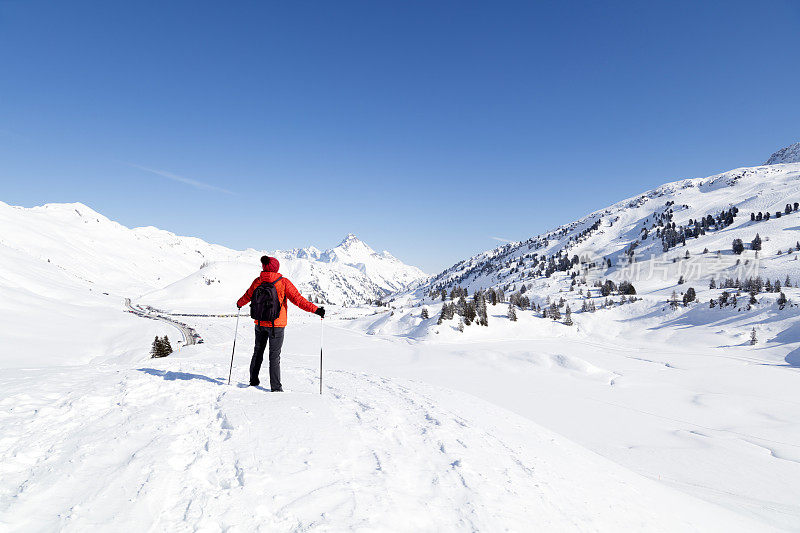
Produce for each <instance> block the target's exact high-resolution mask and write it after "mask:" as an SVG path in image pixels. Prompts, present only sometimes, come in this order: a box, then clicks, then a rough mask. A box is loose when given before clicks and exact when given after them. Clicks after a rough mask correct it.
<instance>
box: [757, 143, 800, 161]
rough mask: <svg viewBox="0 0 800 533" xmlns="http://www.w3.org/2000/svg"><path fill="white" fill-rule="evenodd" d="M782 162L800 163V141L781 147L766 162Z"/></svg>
mask: <svg viewBox="0 0 800 533" xmlns="http://www.w3.org/2000/svg"><path fill="white" fill-rule="evenodd" d="M781 163H800V142H797V143H794V144H790V145H789V146H786V147H785V148H781V149H780V150H778V151H777V152H775V153H774V154H772V155H771V156H770V157H769V159H767V161H766V163H764V164H765V165H778V164H781Z"/></svg>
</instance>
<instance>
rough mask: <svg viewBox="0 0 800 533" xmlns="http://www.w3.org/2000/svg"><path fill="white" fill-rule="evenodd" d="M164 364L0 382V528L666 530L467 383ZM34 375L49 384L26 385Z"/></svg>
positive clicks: (554, 440)
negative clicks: (239, 379) (268, 376)
mask: <svg viewBox="0 0 800 533" xmlns="http://www.w3.org/2000/svg"><path fill="white" fill-rule="evenodd" d="M177 362H178V360H175V361H173V362H172V366H175V363H177ZM151 366H152V367H151ZM158 366H162V367H165V368H158ZM180 366H181V368H177V369H175V368H173V369H171V370H167V369H166V363H163V362H153V363H152V364H151V365H149V366H147V367H132V368H126V369H120V368H115V367H113V366H110V365H107V366H101V367H100V368H96V369H93V370H91V371H90V370H88V369H86V368H83V369H81V368H73V369H59V370H53V369H42V370H24V371H19V372H18V374H19V375H18V376H15V377H11V376H10V375H3V376H0V380H2V382H3V391H4V395H3V397H2V399H0V429H2V432H1V433H0V434H2V438H0V455H2V457H3V461H2V463H0V529H2V530H4V531H5V530H8V531H52V530H54V529H57V530H59V531H86V530H87V529H102V530H104V531H131V530H149V531H167V530H169V531H311V530H315V531H318V530H321V531H339V530H343V529H345V530H352V531H359V530H361V531H374V530H390V531H430V530H440V529H447V530H459V531H478V530H481V531H506V530H512V531H521V530H526V529H528V528H529V527H530V525H531V519H532V518H534V519H535V521H536V525H537V527H538V528H542V529H551V530H552V529H558V530H564V529H567V530H577V531H594V530H612V529H617V530H618V528H627V529H630V528H633V529H642V528H644V529H648V530H653V529H659V528H661V529H663V530H670V529H671V526H674V525H675V524H670V523H668V522H665V521H664V520H663V516H662V517H658V514H659V513H658V511H655V510H648V509H643V508H642V505H641V503H642V502H641V501H638V503H637V499H640V498H639V495H638V488H637V486H636V481H638V480H640V481H641V482H644V483H645V484H650V483H652V482H650V481H649V480H645V479H644V478H639V477H638V476H636V475H634V474H630V473H629V472H627V471H624V470H622V469H619V467H616V466H615V465H611V463H608V464H606V463H605V462H604V461H603V460H600V459H599V457H598V458H597V460H598V461H600V466H601V468H600V470H601V471H600V473H599V475H600V476H603V475H605V476H606V478H607V479H606V480H605V481H603V482H601V483H599V486H600V487H602V488H604V489H605V490H606V491H607V492H608V494H606V495H603V491H598V482H597V481H596V480H593V481H591V482H590V483H587V485H586V487H580V486H576V484H575V483H574V482H573V481H574V479H576V476H579V475H584V474H586V470H587V469H588V468H592V469H594V468H595V467H596V465H593V464H592V461H591V460H587V457H586V455H585V454H588V455H589V457H590V458H593V457H594V456H593V454H589V452H586V451H585V450H583V449H581V448H578V447H576V446H575V445H572V444H571V443H568V442H566V441H562V440H561V439H560V438H558V437H557V436H555V435H553V434H550V433H549V432H547V431H546V430H542V429H540V428H536V427H535V426H533V427H534V428H535V429H534V430H533V431H532V430H531V427H529V426H530V425H531V423H530V422H528V421H526V420H524V419H521V418H518V417H516V416H515V415H511V414H510V413H507V412H505V411H502V410H499V409H496V408H494V407H491V406H489V405H488V404H480V406H479V407H477V410H478V412H480V411H481V410H483V411H485V412H484V413H483V414H482V415H480V416H477V415H475V414H474V413H475V410H476V405H475V404H476V403H480V402H478V401H477V400H475V399H472V398H471V397H469V396H467V395H462V394H459V393H455V392H452V391H447V390H442V389H437V388H434V387H432V386H428V385H424V384H421V383H417V382H396V381H393V380H390V379H386V378H382V377H378V376H374V375H370V374H365V373H358V372H350V371H337V370H334V371H330V373H329V375H330V377H329V383H332V384H330V385H328V386H327V387H326V390H325V395H324V396H319V395H317V394H314V393H307V392H300V391H313V390H315V388H316V386H317V377H316V374H315V372H314V371H313V370H312V369H311V368H303V367H300V366H295V365H292V364H289V365H286V369H285V372H286V373H288V374H291V375H292V377H293V382H294V383H295V385H294V388H295V389H296V392H287V393H284V394H277V393H268V392H266V391H265V390H264V389H263V388H258V389H253V388H246V387H244V386H243V384H238V385H236V386H230V387H228V386H226V385H224V383H225V379H223V378H221V377H217V375H218V374H219V373H220V369H219V368H218V367H216V368H215V367H214V366H212V365H209V364H199V363H197V362H193V364H192V365H191V366H190V364H189V363H188V362H187V361H181V362H180ZM43 374H44V375H43ZM41 379H47V382H48V383H58V384H59V388H58V389H57V390H43V389H41V388H37V387H36V384H37V383H39V382H40V380H41ZM459 406H462V407H463V409H464V410H463V412H466V413H469V415H464V414H462V413H461V412H460V410H459V409H458V407H459ZM476 417H477V418H478V420H475V418H476ZM533 450H537V451H538V453H534V452H533ZM555 450H557V452H558V454H554V451H555ZM548 456H554V457H563V458H564V459H565V460H566V461H567V462H566V463H563V464H562V463H559V464H551V463H550V462H549V460H548ZM587 463H589V464H587ZM618 469H619V471H618ZM595 475H598V474H596V473H595ZM628 478H630V479H628ZM632 481H634V482H633V483H632ZM653 485H654V486H655V484H653ZM656 489H657V491H658V490H662V491H663V490H665V489H663V488H662V487H660V486H658V487H657V488H656ZM598 492H599V493H600V496H598ZM676 494H677V493H676ZM671 496H675V495H671ZM681 498H684V496H682V495H681V496H679V499H681ZM691 502H692V504H694V503H695V502H694V500H691ZM696 503H697V504H698V505H700V503H699V502H696ZM702 505H706V504H702ZM690 507H691V505H690ZM726 516H727V515H726ZM676 523H678V524H681V526H682V527H687V526H688V524H687V523H685V522H681V521H678V522H676ZM637 526H638V527H637ZM645 526H646V527H645ZM688 529H690V530H691V529H694V527H688ZM700 529H702V528H700Z"/></svg>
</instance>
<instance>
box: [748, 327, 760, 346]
mask: <svg viewBox="0 0 800 533" xmlns="http://www.w3.org/2000/svg"><path fill="white" fill-rule="evenodd" d="M757 342H758V339H757V338H756V328H753V330H752V331H751V332H750V346H754V345H755V344H756V343H757Z"/></svg>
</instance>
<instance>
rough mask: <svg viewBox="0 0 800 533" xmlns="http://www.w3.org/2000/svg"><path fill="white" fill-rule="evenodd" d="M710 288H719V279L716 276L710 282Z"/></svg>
mask: <svg viewBox="0 0 800 533" xmlns="http://www.w3.org/2000/svg"><path fill="white" fill-rule="evenodd" d="M708 288H709V289H716V288H717V281H716V280H715V279H714V278H711V281H709V282H708Z"/></svg>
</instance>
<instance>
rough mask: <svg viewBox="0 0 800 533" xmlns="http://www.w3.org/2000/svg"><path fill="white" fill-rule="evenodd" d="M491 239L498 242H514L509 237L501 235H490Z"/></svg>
mask: <svg viewBox="0 0 800 533" xmlns="http://www.w3.org/2000/svg"><path fill="white" fill-rule="evenodd" d="M492 239H494V240H496V241H500V242H514V241H512V240H511V239H504V238H502V237H492Z"/></svg>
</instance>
